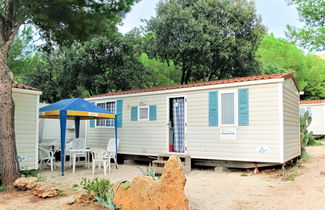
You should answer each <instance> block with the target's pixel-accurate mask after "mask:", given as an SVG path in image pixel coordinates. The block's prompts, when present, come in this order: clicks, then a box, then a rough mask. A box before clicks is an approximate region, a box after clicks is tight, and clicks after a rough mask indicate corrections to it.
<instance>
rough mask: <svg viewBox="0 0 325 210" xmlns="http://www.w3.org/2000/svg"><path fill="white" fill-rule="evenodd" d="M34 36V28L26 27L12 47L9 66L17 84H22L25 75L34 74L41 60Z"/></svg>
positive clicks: (19, 33)
mask: <svg viewBox="0 0 325 210" xmlns="http://www.w3.org/2000/svg"><path fill="white" fill-rule="evenodd" d="M33 35H34V33H33V30H32V27H31V26H24V27H23V28H22V29H21V30H20V31H19V32H18V34H17V36H16V38H15V40H14V41H13V43H12V45H11V47H10V52H9V56H8V66H9V68H10V69H11V70H12V72H13V74H14V80H15V81H17V82H22V78H23V76H24V75H26V74H29V73H31V72H33V71H34V70H35V69H36V66H37V65H38V63H39V62H40V60H41V56H40V54H39V49H38V46H37V45H36V44H35V41H34V40H33Z"/></svg>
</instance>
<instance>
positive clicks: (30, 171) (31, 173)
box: [21, 170, 38, 177]
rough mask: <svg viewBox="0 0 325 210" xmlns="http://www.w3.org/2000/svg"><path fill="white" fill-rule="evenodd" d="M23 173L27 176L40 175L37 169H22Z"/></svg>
mask: <svg viewBox="0 0 325 210" xmlns="http://www.w3.org/2000/svg"><path fill="white" fill-rule="evenodd" d="M21 174H23V175H24V176H25V177H38V171H36V170H25V171H21Z"/></svg>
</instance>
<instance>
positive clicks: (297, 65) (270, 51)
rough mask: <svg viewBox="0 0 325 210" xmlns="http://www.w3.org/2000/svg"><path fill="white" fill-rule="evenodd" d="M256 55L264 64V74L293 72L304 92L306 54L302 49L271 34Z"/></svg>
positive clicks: (265, 38)
mask: <svg viewBox="0 0 325 210" xmlns="http://www.w3.org/2000/svg"><path fill="white" fill-rule="evenodd" d="M256 55H257V56H258V58H259V61H260V62H261V64H262V68H263V70H264V74H274V73H284V72H293V73H294V74H295V78H296V80H297V81H298V84H299V88H300V89H301V90H303V88H304V86H305V81H304V52H303V51H302V50H301V49H299V48H298V47H296V46H295V45H294V44H292V43H290V42H288V41H286V40H285V39H281V38H276V37H274V35H273V34H270V35H266V36H264V38H263V40H262V41H261V44H260V46H259V49H258V50H257V52H256Z"/></svg>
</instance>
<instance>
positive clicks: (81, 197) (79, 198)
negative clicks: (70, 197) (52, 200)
mask: <svg viewBox="0 0 325 210" xmlns="http://www.w3.org/2000/svg"><path fill="white" fill-rule="evenodd" d="M94 200H95V196H93V195H88V194H87V193H86V192H85V191H84V190H78V192H77V194H76V196H75V202H76V203H91V202H93V201H94Z"/></svg>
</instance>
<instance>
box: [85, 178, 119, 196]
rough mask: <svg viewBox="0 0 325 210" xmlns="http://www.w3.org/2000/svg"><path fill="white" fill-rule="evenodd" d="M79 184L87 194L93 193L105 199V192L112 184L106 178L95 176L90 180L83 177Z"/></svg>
mask: <svg viewBox="0 0 325 210" xmlns="http://www.w3.org/2000/svg"><path fill="white" fill-rule="evenodd" d="M80 185H81V186H82V187H83V189H84V190H85V191H86V193H87V194H88V195H94V196H95V197H98V198H101V199H106V194H107V192H109V191H110V190H111V189H112V186H113V185H112V184H111V182H110V181H109V180H108V179H98V178H97V177H96V178H95V179H93V180H92V181H90V180H89V179H86V178H83V179H82V181H81V183H80Z"/></svg>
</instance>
